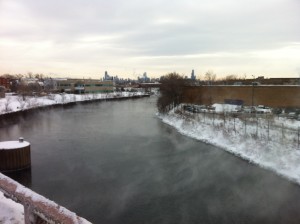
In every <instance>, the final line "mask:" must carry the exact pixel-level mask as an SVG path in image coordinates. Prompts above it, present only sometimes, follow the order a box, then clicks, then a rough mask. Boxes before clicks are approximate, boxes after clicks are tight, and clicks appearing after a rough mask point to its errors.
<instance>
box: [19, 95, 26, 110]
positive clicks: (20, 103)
mask: <svg viewBox="0 0 300 224" xmlns="http://www.w3.org/2000/svg"><path fill="white" fill-rule="evenodd" d="M18 102H19V105H20V106H19V108H20V110H24V108H25V105H26V101H25V99H24V98H23V96H18Z"/></svg>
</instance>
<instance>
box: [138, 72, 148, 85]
mask: <svg viewBox="0 0 300 224" xmlns="http://www.w3.org/2000/svg"><path fill="white" fill-rule="evenodd" d="M138 81H139V82H141V83H148V82H150V78H148V77H147V72H144V74H143V76H142V77H141V78H140V77H139V78H138Z"/></svg>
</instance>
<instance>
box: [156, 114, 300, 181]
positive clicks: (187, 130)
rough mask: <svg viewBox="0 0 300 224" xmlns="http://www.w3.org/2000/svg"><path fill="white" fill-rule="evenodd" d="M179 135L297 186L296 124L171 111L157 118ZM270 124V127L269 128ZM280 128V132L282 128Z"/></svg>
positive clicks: (299, 158)
mask: <svg viewBox="0 0 300 224" xmlns="http://www.w3.org/2000/svg"><path fill="white" fill-rule="evenodd" d="M158 117H159V118H161V119H162V121H163V122H164V123H166V124H169V125H171V126H173V127H174V128H176V129H177V130H178V131H179V132H180V133H182V134H184V135H186V136H189V137H192V138H195V139H198V140H201V141H203V142H206V143H209V144H212V145H215V146H218V147H220V148H222V149H224V150H226V151H228V152H231V153H233V154H235V155H237V156H239V157H242V158H244V159H246V160H248V161H250V162H251V163H255V164H257V165H259V166H261V167H265V168H267V169H270V170H273V171H275V172H276V173H277V174H279V175H281V176H284V177H286V178H288V179H289V180H292V181H294V182H296V183H298V184H300V150H299V149H298V148H299V129H298V127H299V126H300V122H299V121H289V120H287V119H285V118H278V117H272V118H268V119H267V118H263V117H262V118H248V119H245V120H242V119H239V118H232V117H231V118H229V116H228V117H226V119H225V122H224V119H223V118H222V116H220V115H218V116H217V115H216V114H215V115H214V117H213V118H212V115H211V114H208V113H207V114H203V113H201V114H200V113H199V114H192V113H189V112H186V111H182V110H181V108H180V109H174V110H172V111H170V112H169V113H168V114H166V115H163V114H158ZM271 124H272V125H271ZM283 125H284V128H283Z"/></svg>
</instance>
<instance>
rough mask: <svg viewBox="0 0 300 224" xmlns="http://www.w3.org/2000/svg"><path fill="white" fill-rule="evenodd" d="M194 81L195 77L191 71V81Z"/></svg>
mask: <svg viewBox="0 0 300 224" xmlns="http://www.w3.org/2000/svg"><path fill="white" fill-rule="evenodd" d="M195 79H196V76H195V73H194V69H193V70H192V74H191V80H195Z"/></svg>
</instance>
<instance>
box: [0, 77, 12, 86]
mask: <svg viewBox="0 0 300 224" xmlns="http://www.w3.org/2000/svg"><path fill="white" fill-rule="evenodd" d="M0 86H4V87H5V88H6V89H10V78H4V77H0Z"/></svg>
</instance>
